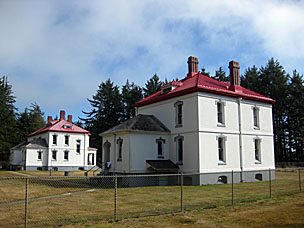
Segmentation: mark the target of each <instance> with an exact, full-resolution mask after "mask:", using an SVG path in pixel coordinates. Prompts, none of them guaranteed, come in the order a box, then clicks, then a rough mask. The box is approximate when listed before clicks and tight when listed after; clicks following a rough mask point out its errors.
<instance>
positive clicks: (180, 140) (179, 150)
mask: <svg viewBox="0 0 304 228" xmlns="http://www.w3.org/2000/svg"><path fill="white" fill-rule="evenodd" d="M174 140H175V142H176V157H177V163H176V164H177V165H182V164H183V154H184V145H183V144H184V136H180V135H178V136H176V137H175V138H174Z"/></svg>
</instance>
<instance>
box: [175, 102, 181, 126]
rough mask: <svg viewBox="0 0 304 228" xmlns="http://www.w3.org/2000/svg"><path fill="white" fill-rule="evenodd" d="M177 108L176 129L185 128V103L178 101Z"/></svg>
mask: <svg viewBox="0 0 304 228" xmlns="http://www.w3.org/2000/svg"><path fill="white" fill-rule="evenodd" d="M174 107H175V127H182V126H183V102H182V101H177V102H176V103H175V104H174Z"/></svg>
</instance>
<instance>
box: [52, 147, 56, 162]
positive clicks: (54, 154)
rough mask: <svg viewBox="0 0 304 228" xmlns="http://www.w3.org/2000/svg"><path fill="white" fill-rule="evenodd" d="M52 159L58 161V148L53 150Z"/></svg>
mask: <svg viewBox="0 0 304 228" xmlns="http://www.w3.org/2000/svg"><path fill="white" fill-rule="evenodd" d="M52 160H53V161H56V160H57V150H53V151H52Z"/></svg>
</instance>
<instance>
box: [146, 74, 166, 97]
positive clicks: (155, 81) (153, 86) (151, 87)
mask: <svg viewBox="0 0 304 228" xmlns="http://www.w3.org/2000/svg"><path fill="white" fill-rule="evenodd" d="M163 85H164V83H163V82H162V81H160V80H159V77H158V76H157V74H154V75H153V77H152V78H150V79H149V80H148V81H147V83H146V87H145V88H143V91H144V97H148V96H150V95H152V94H154V93H156V92H158V91H160V88H161V87H162V86H163Z"/></svg>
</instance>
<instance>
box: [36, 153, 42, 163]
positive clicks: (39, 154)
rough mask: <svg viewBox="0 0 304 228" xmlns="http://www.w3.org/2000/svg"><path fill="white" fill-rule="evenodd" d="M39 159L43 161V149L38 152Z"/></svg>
mask: <svg viewBox="0 0 304 228" xmlns="http://www.w3.org/2000/svg"><path fill="white" fill-rule="evenodd" d="M37 156H38V157H37V159H38V160H39V161H41V160H42V151H38V152H37Z"/></svg>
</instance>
